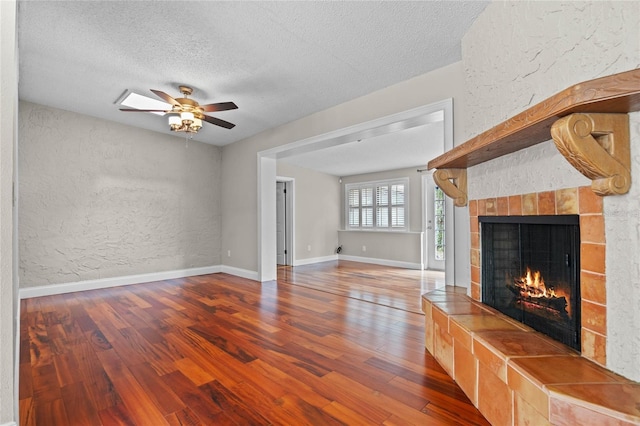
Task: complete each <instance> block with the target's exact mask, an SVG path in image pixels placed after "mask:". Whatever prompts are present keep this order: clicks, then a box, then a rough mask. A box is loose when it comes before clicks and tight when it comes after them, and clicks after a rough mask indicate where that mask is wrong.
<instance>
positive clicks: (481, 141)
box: [428, 69, 640, 206]
mask: <svg viewBox="0 0 640 426" xmlns="http://www.w3.org/2000/svg"><path fill="white" fill-rule="evenodd" d="M634 111H640V69H635V70H631V71H626V72H622V73H619V74H614V75H610V76H607V77H601V78H598V79H594V80H589V81H585V82H583V83H579V84H576V85H574V86H571V87H569V88H567V89H565V90H563V91H561V92H559V93H557V94H555V95H553V96H551V97H550V98H548V99H546V100H545V101H543V102H540V103H539V104H537V105H534V106H532V107H531V108H529V109H527V110H525V111H523V112H521V113H520V114H517V115H515V116H514V117H512V118H510V119H508V120H506V121H504V122H502V123H500V124H498V125H497V126H495V127H493V128H492V129H489V130H487V131H486V132H484V133H481V134H479V135H478V136H476V137H474V138H472V139H470V140H468V141H467V142H465V143H463V144H462V145H459V146H457V147H455V148H453V149H452V150H450V151H448V152H446V153H444V154H443V155H441V156H439V157H436V158H434V159H433V160H431V161H429V163H428V168H429V169H438V170H437V172H436V173H435V174H434V179H435V180H436V182H437V183H438V184H440V186H441V188H442V189H443V191H444V192H445V193H447V195H449V196H450V197H452V198H454V199H455V200H456V205H458V206H464V205H466V170H465V169H466V168H468V167H471V166H475V165H478V164H481V163H484V162H486V161H489V160H493V159H495V158H498V157H501V156H503V155H506V154H510V153H513V152H516V151H519V150H522V149H525V148H528V147H531V146H533V145H536V144H539V143H541V142H545V141H548V140H549V139H551V137H552V134H553V133H555V134H554V135H553V136H554V140H555V141H556V145H558V149H559V150H560V152H562V153H563V155H565V157H566V158H567V159H568V160H569V161H570V162H571V164H572V165H573V166H574V167H576V169H578V170H579V171H580V172H581V173H583V174H585V175H586V176H587V177H589V178H591V179H593V180H594V184H593V186H592V187H593V190H594V192H596V193H598V194H599V195H608V194H622V193H625V192H626V191H627V190H628V185H630V175H629V176H628V177H627V176H624V177H622V178H620V176H619V173H620V170H618V169H628V170H627V171H626V173H628V172H629V170H630V167H629V164H628V160H629V159H628V158H625V156H628V154H629V153H628V149H627V152H624V151H625V149H624V144H625V143H626V146H627V147H628V133H629V126H628V115H627V113H629V112H634ZM568 116H572V117H574V118H573V119H570V117H568ZM563 117H565V118H563ZM625 120H626V121H625ZM554 124H556V126H554ZM552 126H553V127H554V129H552ZM602 126H604V127H602ZM611 126H613V128H612V127H611ZM554 131H555V132H554ZM620 131H622V132H623V133H624V132H625V131H626V135H623V136H622V137H620V136H614V133H619V132H620ZM556 135H557V137H556ZM603 136H609V137H611V139H614V138H615V139H617V140H616V141H615V143H616V144H617V145H618V146H622V148H616V147H614V148H612V147H611V145H613V143H614V142H613V140H609V141H606V142H605V141H603V140H602V137H603ZM625 137H626V141H625V140H624V139H625ZM558 139H564V140H563V141H559V140H558ZM585 146H586V147H585ZM605 150H606V151H607V153H608V154H609V155H608V156H606V157H609V158H607V159H606V160H605V161H604V163H605V164H601V163H600V158H602V157H603V155H602V151H605ZM577 151H587V152H577ZM620 151H623V152H620ZM585 157H586V158H585ZM618 163H619V164H618ZM625 163H627V164H625ZM612 167H615V168H616V170H613V169H612ZM613 176H615V179H616V180H615V182H612V180H613V179H612V177H613ZM607 179H609V180H608V181H607ZM625 179H626V180H627V182H623V183H621V182H620V180H625ZM605 181H606V182H605ZM620 185H622V187H620ZM616 186H618V187H616ZM624 186H627V188H626V189H625V188H624ZM605 187H606V188H605Z"/></svg>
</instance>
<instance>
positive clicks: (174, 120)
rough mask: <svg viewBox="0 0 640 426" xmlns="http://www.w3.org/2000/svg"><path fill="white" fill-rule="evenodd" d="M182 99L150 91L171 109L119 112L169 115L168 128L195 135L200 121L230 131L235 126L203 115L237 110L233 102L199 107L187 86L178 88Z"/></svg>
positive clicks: (200, 126)
mask: <svg viewBox="0 0 640 426" xmlns="http://www.w3.org/2000/svg"><path fill="white" fill-rule="evenodd" d="M179 89H180V92H181V93H182V95H183V97H182V98H177V99H174V98H172V97H171V96H169V95H167V94H166V93H164V92H162V91H160V90H153V89H151V91H152V92H153V93H155V94H156V95H157V96H158V97H160V98H162V99H163V100H164V101H166V102H167V103H169V104H170V105H171V109H168V110H162V109H137V108H120V111H126V112H164V113H166V114H171V115H170V116H169V128H170V129H171V130H172V131H174V132H187V133H197V132H198V130H200V128H202V121H203V120H204V121H206V122H207V123H211V124H215V125H216V126H220V127H224V128H225V129H232V128H234V127H235V124H233V123H229V122H228V121H224V120H221V119H219V118H215V117H210V116H208V115H205V112H217V111H228V110H232V109H237V108H238V107H237V105H236V104H234V103H233V102H218V103H215V104H207V105H200V104H199V103H198V102H196V101H195V100H193V99H189V96H190V95H191V94H192V93H193V89H192V88H191V87H189V86H179Z"/></svg>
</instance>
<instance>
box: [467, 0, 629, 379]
mask: <svg viewBox="0 0 640 426" xmlns="http://www.w3.org/2000/svg"><path fill="white" fill-rule="evenodd" d="M462 49H463V55H462V56H463V63H464V67H465V74H466V79H465V83H466V87H467V94H466V96H465V104H464V105H463V106H462V107H461V108H462V110H463V116H464V123H463V128H464V131H465V133H466V135H467V137H471V136H475V135H477V134H478V133H481V132H483V131H485V130H487V129H489V128H491V127H493V126H495V125H496V124H498V123H499V122H501V121H502V120H504V119H506V118H508V117H510V116H512V115H514V114H516V113H519V112H521V111H522V110H524V109H526V108H528V107H530V106H532V105H534V104H536V103H538V102H540V101H542V100H544V99H545V98H547V97H549V96H551V95H553V94H555V93H557V92H559V91H561V90H563V89H565V88H567V87H569V86H571V85H573V84H576V83H579V82H581V81H584V80H590V79H593V78H597V77H601V76H605V75H609V74H614V73H617V72H621V71H627V70H630V69H634V68H637V67H638V66H640V2H495V3H491V4H490V5H489V6H488V7H487V9H486V10H485V11H484V13H483V14H482V15H481V16H480V17H479V18H478V19H477V20H476V22H475V23H474V24H473V26H472V28H471V29H470V30H469V31H468V33H467V34H466V35H465V37H464V39H463V46H462ZM633 115H634V117H635V118H634V123H633V125H632V126H631V130H632V135H633V136H632V157H633V158H634V166H633V168H634V170H633V176H632V179H634V181H635V183H634V184H632V188H631V192H630V193H629V194H627V195H624V196H612V197H606V198H605V200H604V210H605V215H606V238H607V265H606V268H607V333H608V339H607V364H608V367H609V368H611V369H612V370H614V371H616V372H618V373H620V374H623V375H625V376H627V377H629V378H632V379H635V380H640V367H639V366H640V333H639V332H638V330H639V329H640V314H639V313H638V309H637V307H638V306H640V274H638V272H639V271H640V258H639V257H638V256H629V255H628V253H637V248H638V244H639V243H638V241H639V240H638V238H639V233H640V231H639V229H640V217H639V215H638V213H637V212H638V207H639V206H638V199H639V195H640V189H639V187H638V184H637V182H638V181H639V180H640V176H639V173H640V166H639V165H638V162H639V161H640V160H639V158H640V143H639V142H640V141H639V137H638V135H639V134H640V129H639V126H638V119H637V114H633ZM468 177H469V188H468V192H469V198H470V199H477V198H487V197H495V196H499V195H510V194H517V193H529V192H537V191H545V190H550V189H559V188H566V187H573V186H581V185H587V184H589V181H588V180H586V178H584V177H583V176H582V175H580V174H579V173H578V172H577V171H576V170H574V169H573V167H572V166H571V165H570V164H569V163H568V162H567V161H566V160H565V159H564V158H563V157H562V156H561V155H560V154H559V153H558V152H556V151H555V147H554V145H553V143H552V142H547V143H544V144H541V145H539V146H536V147H534V148H531V149H529V150H526V151H524V152H519V153H514V154H511V155H508V156H505V157H502V158H499V159H496V160H493V161H490V162H487V163H484V164H481V165H478V166H476V167H473V168H471V169H469V175H468ZM611 212H613V214H612V215H609V213H611ZM634 248H635V249H636V250H635V251H634Z"/></svg>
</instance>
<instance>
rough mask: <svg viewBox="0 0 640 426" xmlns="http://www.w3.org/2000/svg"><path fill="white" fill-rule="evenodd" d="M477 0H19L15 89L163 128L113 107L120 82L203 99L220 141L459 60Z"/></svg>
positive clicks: (209, 131) (208, 137) (212, 138)
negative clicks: (229, 107)
mask: <svg viewBox="0 0 640 426" xmlns="http://www.w3.org/2000/svg"><path fill="white" fill-rule="evenodd" d="M486 4H487V2H484V1H425V2H393V1H385V2H360V1H358V2H316V1H308V2H266V1H264V2H262V1H260V2H215V1H209V2H195V1H189V2H186V1H184V2H183V1H161V2H160V1H158V2H156V1H153V2H148V1H124V2H120V1H29V0H23V1H20V2H19V9H18V45H19V57H20V87H19V90H20V92H19V93H20V98H21V99H23V100H27V101H31V102H35V103H39V104H43V105H48V106H52V107H56V108H61V109H66V110H70V111H75V112H79V113H83V114H88V115H91V116H95V117H100V118H104V119H107V120H112V121H116V122H120V123H124V124H129V125H134V126H138V127H142V128H146V129H150V130H155V131H162V132H166V133H169V131H168V129H167V127H168V126H167V124H166V117H159V116H155V115H152V114H146V113H124V112H120V111H118V105H116V104H115V103H114V102H115V101H116V100H117V99H118V98H119V97H120V95H121V94H122V93H123V92H124V91H125V90H127V89H128V90H133V91H135V92H137V93H141V94H145V95H149V96H152V97H153V96H154V95H153V94H152V93H151V92H150V91H149V89H158V90H162V91H164V92H166V93H168V94H170V95H172V96H174V97H178V95H179V93H178V89H177V86H178V84H188V85H191V86H192V87H194V89H195V90H194V94H193V97H194V99H196V100H198V101H199V102H200V103H212V102H225V101H233V102H235V103H236V104H237V105H238V107H239V109H238V110H234V111H225V112H220V113H212V114H210V115H213V116H216V117H218V118H221V119H223V120H227V121H231V122H232V123H235V124H236V127H235V128H234V129H232V130H227V129H222V128H219V127H215V126H212V125H209V124H205V125H204V126H205V127H204V128H203V130H201V131H200V132H199V133H198V135H197V136H196V137H195V138H194V139H196V140H199V141H202V142H206V143H211V144H214V145H220V146H221V145H226V144H229V143H232V142H235V141H238V140H241V139H244V138H247V137H249V136H252V135H254V134H256V133H259V132H261V131H263V130H266V129H269V128H273V127H276V126H278V125H281V124H284V123H287V122H290V121H292V120H296V119H298V118H301V117H304V116H306V115H309V114H312V113H314V112H317V111H320V110H323V109H326V108H329V107H331V106H334V105H337V104H340V103H342V102H345V101H348V100H350V99H353V98H356V97H358V96H362V95H365V94H367V93H370V92H372V91H375V90H378V89H381V88H384V87H387V86H390V85H392V84H395V83H397V82H400V81H403V80H406V79H409V78H411V77H414V76H416V75H420V74H423V73H425V72H428V71H431V70H433V69H436V68H440V67H442V66H444V65H447V64H450V63H453V62H456V61H458V60H460V39H461V37H462V36H463V34H464V33H465V32H466V30H467V29H468V27H469V26H470V25H471V23H472V22H473V20H474V19H475V18H476V16H477V15H478V14H479V13H480V12H481V11H482V10H483V9H484V7H485V6H486Z"/></svg>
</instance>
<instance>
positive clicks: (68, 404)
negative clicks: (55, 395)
mask: <svg viewBox="0 0 640 426" xmlns="http://www.w3.org/2000/svg"><path fill="white" fill-rule="evenodd" d="M61 391H62V400H63V401H64V406H65V409H66V410H65V411H66V413H67V418H68V419H69V424H72V425H97V424H100V423H101V420H100V417H99V416H98V411H97V410H96V407H95V405H94V404H93V403H92V402H91V398H89V394H88V392H87V390H86V388H85V386H84V383H83V382H74V383H71V384H68V385H66V386H63V387H62V388H61Z"/></svg>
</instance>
